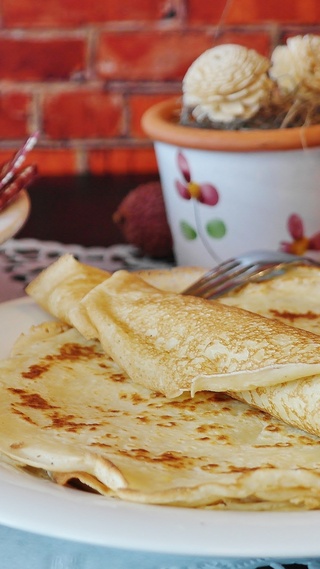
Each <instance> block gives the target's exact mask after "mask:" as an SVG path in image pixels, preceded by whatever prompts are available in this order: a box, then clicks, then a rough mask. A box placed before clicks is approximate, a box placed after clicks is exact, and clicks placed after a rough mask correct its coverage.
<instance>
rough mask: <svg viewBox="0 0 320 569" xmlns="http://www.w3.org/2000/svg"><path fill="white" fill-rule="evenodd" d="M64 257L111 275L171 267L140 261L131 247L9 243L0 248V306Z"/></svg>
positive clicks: (26, 242) (33, 241) (10, 240)
mask: <svg viewBox="0 0 320 569" xmlns="http://www.w3.org/2000/svg"><path fill="white" fill-rule="evenodd" d="M64 253H71V254H72V255H74V256H75V257H76V258H77V259H78V260H79V261H81V262H82V263H87V264H88V265H93V266H95V267H99V268H101V269H104V270H106V271H111V272H112V271H116V270H118V269H126V270H129V271H131V270H139V269H160V268H168V267H170V266H172V264H170V263H169V262H166V261H158V260H154V259H151V258H149V257H142V256H141V254H140V253H139V251H138V249H136V248H135V247H132V246H131V245H112V246H111V247H108V248H105V247H82V246H80V245H64V244H62V243H56V242H54V241H46V242H43V241H38V240H36V239H9V240H8V241H6V242H5V243H4V244H3V245H1V246H0V302H3V301H5V300H10V299H13V298H17V297H19V296H22V295H23V294H24V288H25V286H26V285H27V284H28V283H29V282H30V281H31V280H32V279H34V277H35V276H36V275H37V274H38V273H39V272H40V271H42V269H44V268H46V267H47V266H48V265H50V263H53V262H54V261H55V260H56V259H57V258H58V257H60V256H61V255H63V254H64Z"/></svg>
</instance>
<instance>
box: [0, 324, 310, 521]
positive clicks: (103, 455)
mask: <svg viewBox="0 0 320 569" xmlns="http://www.w3.org/2000/svg"><path fill="white" fill-rule="evenodd" d="M0 450H1V452H2V453H3V455H5V456H6V457H9V459H10V460H12V461H13V463H14V464H16V465H18V466H19V467H20V468H26V469H27V472H30V470H28V468H30V467H32V469H33V470H32V472H33V474H35V473H36V474H38V475H41V476H44V475H45V473H48V474H49V477H50V478H51V479H53V480H55V481H56V482H58V483H60V484H76V485H80V487H81V488H86V489H91V490H93V491H95V492H99V493H100V494H103V495H105V496H112V497H117V498H120V499H123V500H129V501H133V502H140V503H153V504H162V505H174V506H190V507H206V508H215V509H241V510H292V509H315V508H319V507H320V439H319V438H318V437H314V436H312V435H308V434H305V433H303V432H302V431H299V430H297V429H294V428H291V427H289V426H286V425H285V424H283V423H281V422H279V421H277V420H276V419H274V418H272V417H271V416H270V415H267V414H265V413H263V412H260V411H258V410H254V409H252V408H250V407H249V406H247V405H246V404H244V403H241V402H239V401H236V400H234V399H231V398H230V397H228V396H227V395H225V394H221V393H220V394H216V393H210V392H201V393H196V394H195V396H194V397H191V396H190V393H184V394H182V395H180V396H179V397H178V398H176V399H173V400H172V399H168V398H166V397H164V396H163V395H161V394H160V393H159V392H155V391H151V390H149V389H147V388H145V387H143V386H140V385H138V384H136V383H133V382H132V381H131V380H130V379H129V378H128V376H127V375H126V374H125V373H124V372H123V370H122V369H121V368H120V367H119V366H118V365H117V364H116V363H115V362H114V361H113V360H112V359H111V358H110V357H108V356H107V355H106V353H105V352H104V351H103V350H102V348H101V345H100V343H99V342H98V341H92V340H85V339H84V338H83V336H82V335H80V334H79V333H78V332H77V331H76V330H75V329H74V328H69V327H68V326H65V325H62V324H61V323H59V322H50V323H48V324H43V325H40V326H38V327H35V328H33V329H32V330H31V331H30V332H29V333H28V334H25V335H23V336H22V337H21V338H20V339H19V340H18V342H17V343H16V345H15V347H14V349H13V353H12V356H11V358H8V359H6V360H3V361H2V362H0Z"/></svg>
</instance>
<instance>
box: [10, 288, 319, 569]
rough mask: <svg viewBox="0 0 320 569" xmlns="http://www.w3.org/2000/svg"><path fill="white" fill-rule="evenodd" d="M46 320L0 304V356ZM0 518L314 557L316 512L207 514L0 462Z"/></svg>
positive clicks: (112, 540)
mask: <svg viewBox="0 0 320 569" xmlns="http://www.w3.org/2000/svg"><path fill="white" fill-rule="evenodd" d="M46 319H48V316H47V315H46V314H45V313H44V312H42V311H41V310H40V309H39V308H38V307H37V306H36V305H35V304H34V303H33V302H32V301H31V300H30V299H19V300H14V301H10V302H6V303H3V304H0V357H6V356H7V355H8V353H9V350H10V347H11V345H12V344H13V342H14V340H15V339H16V338H17V336H18V335H19V333H20V332H23V331H26V330H28V328H29V327H30V326H31V325H32V324H35V323H39V322H42V321H44V320H46ZM0 504H1V507H0V524H3V525H7V526H10V527H14V528H17V529H23V530H28V531H31V532H35V533H38V534H44V535H47V536H51V537H62V538H66V539H71V540H75V541H81V542H84V543H90V544H96V545H105V546H110V547H118V548H122V549H132V550H143V551H149V552H150V551H152V552H161V553H177V554H189V555H197V556H199V555H203V556H208V555H211V556H214V557H254V558H256V557H269V558H270V557H274V558H294V559H298V558H300V559H302V558H306V557H308V558H310V557H318V556H320V540H319V527H320V512H316V511H315V512H293V513H292V512H291V513H289V512H287V513H286V512H274V513H272V512H215V511H209V510H195V509H189V508H170V507H163V506H145V505H140V504H130V503H125V502H121V501H120V500H117V499H109V498H106V497H102V496H98V495H95V494H89V493H85V492H81V491H79V490H73V489H68V488H61V487H60V486H57V485H56V484H54V483H52V482H50V481H47V480H41V479H38V478H36V477H33V476H32V475H28V474H24V473H20V472H17V471H15V470H13V469H11V468H10V467H8V466H6V465H4V464H2V465H1V464H0Z"/></svg>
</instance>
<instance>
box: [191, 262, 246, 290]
mask: <svg viewBox="0 0 320 569" xmlns="http://www.w3.org/2000/svg"><path fill="white" fill-rule="evenodd" d="M238 265H239V261H237V259H229V260H228V261H225V262H224V263H221V264H220V265H218V266H217V267H214V268H213V269H211V270H209V271H207V272H206V273H205V274H204V275H203V276H202V277H201V278H200V279H199V280H198V281H196V282H195V283H193V284H192V285H190V286H189V287H188V288H187V289H186V290H185V291H183V294H190V295H193V296H200V295H201V293H200V291H202V290H203V289H205V287H206V286H207V285H210V283H211V282H212V280H213V279H214V280H215V279H217V278H219V276H220V275H224V274H225V273H227V272H228V271H229V270H232V269H233V268H235V267H237V266H238Z"/></svg>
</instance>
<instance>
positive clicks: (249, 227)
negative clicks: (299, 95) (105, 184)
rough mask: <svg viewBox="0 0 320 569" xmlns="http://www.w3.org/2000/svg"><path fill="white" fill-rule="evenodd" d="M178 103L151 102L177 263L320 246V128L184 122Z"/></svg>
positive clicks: (147, 126)
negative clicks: (224, 127)
mask: <svg viewBox="0 0 320 569" xmlns="http://www.w3.org/2000/svg"><path fill="white" fill-rule="evenodd" d="M179 106H180V100H178V99H174V100H169V101H165V102H164V103H160V104H158V105H155V106H153V107H151V108H150V109H149V110H148V111H147V112H146V113H145V114H144V116H143V119H142V126H143V128H144V130H145V132H146V133H147V134H148V136H149V137H150V138H151V139H152V140H153V141H154V147H155V152H156V156H157V161H158V167H159V174H160V179H161V183H162V188H163V192H164V200H165V204H166V209H167V215H168V220H169V224H170V227H171V231H172V236H173V241H174V253H175V257H176V261H177V263H178V264H180V265H203V266H212V265H214V264H215V263H218V262H220V261H221V260H224V259H226V258H229V257H233V256H234V255H237V254H241V253H243V252H245V251H249V250H257V249H271V250H279V249H282V248H284V249H286V250H289V251H291V252H296V253H304V252H305V251H306V250H311V251H315V250H319V249H320V125H316V126H311V127H301V128H290V129H279V130H252V131H249V130H248V131H217V130H216V131H214V130H208V129H201V128H193V127H185V126H182V125H180V124H179V122H178V121H179Z"/></svg>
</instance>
